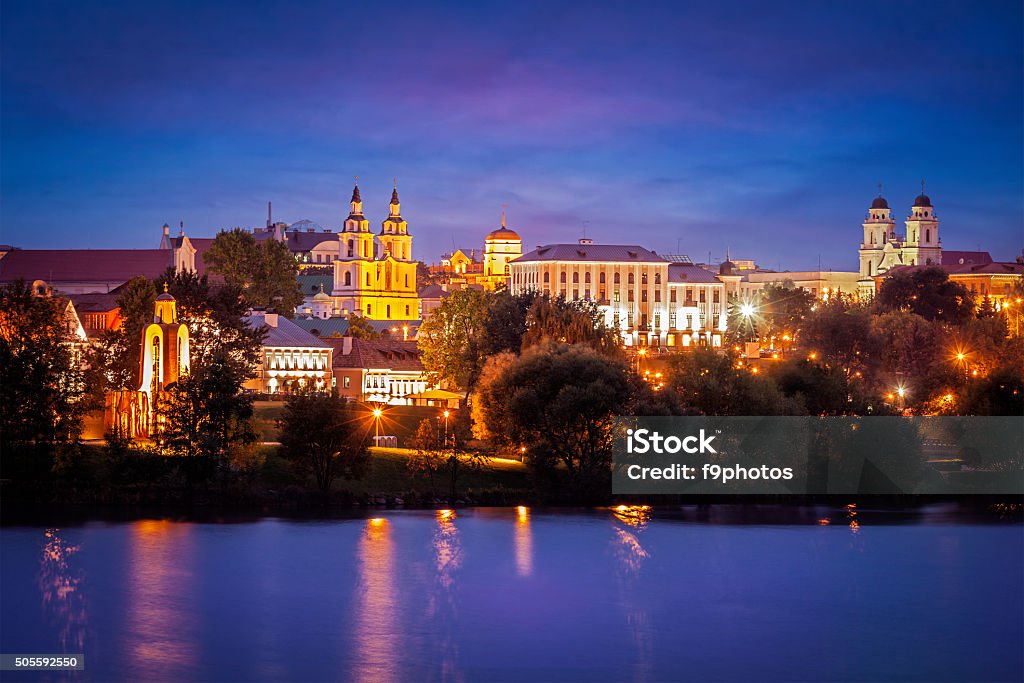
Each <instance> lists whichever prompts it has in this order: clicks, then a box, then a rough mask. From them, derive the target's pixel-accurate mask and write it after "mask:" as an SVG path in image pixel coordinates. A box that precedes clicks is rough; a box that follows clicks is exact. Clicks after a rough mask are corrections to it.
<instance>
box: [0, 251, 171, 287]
mask: <svg viewBox="0 0 1024 683" xmlns="http://www.w3.org/2000/svg"><path fill="white" fill-rule="evenodd" d="M173 255H174V252H173V251H171V250H169V249H15V250H13V251H11V252H10V253H8V254H7V255H6V256H4V257H3V258H2V259H0V282H10V281H12V280H17V279H19V278H23V279H25V280H27V281H29V282H31V281H32V280H45V281H46V282H48V283H51V284H52V283H54V282H118V281H120V282H127V281H128V280H131V279H132V278H133V277H135V276H136V275H145V276H146V277H149V278H156V277H158V276H159V275H161V274H162V273H163V272H164V271H165V270H167V268H168V267H170V266H172V265H173Z"/></svg>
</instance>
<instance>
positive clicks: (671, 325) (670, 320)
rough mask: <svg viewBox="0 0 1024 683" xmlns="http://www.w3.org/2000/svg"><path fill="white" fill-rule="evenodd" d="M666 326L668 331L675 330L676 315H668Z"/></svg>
mask: <svg viewBox="0 0 1024 683" xmlns="http://www.w3.org/2000/svg"><path fill="white" fill-rule="evenodd" d="M668 326H669V329H672V330H674V329H676V314H675V313H669V314H668Z"/></svg>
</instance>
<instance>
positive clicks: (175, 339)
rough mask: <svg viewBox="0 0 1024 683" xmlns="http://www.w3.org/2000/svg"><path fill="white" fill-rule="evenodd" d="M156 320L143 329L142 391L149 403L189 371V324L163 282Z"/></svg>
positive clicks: (156, 308)
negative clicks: (179, 312)
mask: <svg viewBox="0 0 1024 683" xmlns="http://www.w3.org/2000/svg"><path fill="white" fill-rule="evenodd" d="M153 308H154V311H153V322H151V323H149V324H148V325H146V326H145V328H143V330H142V354H141V356H142V368H141V370H142V371H141V373H140V377H141V378H142V385H141V386H140V387H139V391H140V392H142V393H145V394H146V396H147V397H148V399H149V405H150V406H153V405H154V402H153V401H154V398H155V395H158V394H159V392H161V391H164V390H165V389H166V388H167V387H168V386H170V385H172V384H174V383H175V382H177V381H178V378H179V377H181V376H182V375H185V374H188V368H189V354H188V328H187V327H186V326H185V325H184V323H179V322H178V309H177V302H176V301H175V299H174V297H173V296H171V295H170V294H168V292H167V284H166V283H165V284H164V291H163V294H161V295H160V296H158V297H157V298H156V303H155V305H154V307H153Z"/></svg>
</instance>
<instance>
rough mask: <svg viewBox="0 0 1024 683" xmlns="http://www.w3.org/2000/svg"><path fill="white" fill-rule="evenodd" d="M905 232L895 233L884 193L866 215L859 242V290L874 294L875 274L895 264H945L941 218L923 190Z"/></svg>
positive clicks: (876, 199)
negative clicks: (861, 237) (940, 229)
mask: <svg viewBox="0 0 1024 683" xmlns="http://www.w3.org/2000/svg"><path fill="white" fill-rule="evenodd" d="M905 224H906V232H905V234H903V235H900V234H897V233H896V221H895V220H894V219H893V217H892V210H891V209H890V208H889V202H888V201H886V199H885V197H883V196H882V195H881V194H879V195H878V197H876V198H875V199H874V201H872V202H871V208H870V209H868V215H867V218H865V219H864V224H863V227H864V241H863V242H861V245H860V278H859V279H858V283H857V289H858V293H859V294H860V296H861V297H863V298H871V297H872V296H873V295H874V291H875V282H874V277H875V276H877V275H883V274H885V272H886V271H888V270H889V269H890V268H893V267H895V266H918V265H920V266H931V265H941V264H942V240H941V239H939V219H938V216H937V215H936V214H935V207H933V206H932V200H931V198H929V197H928V195H926V194H925V193H924V183H922V184H921V194H919V195H918V196H917V197H916V198H915V199H914V205H913V206H912V207H911V208H910V215H908V216H907V219H906V221H905Z"/></svg>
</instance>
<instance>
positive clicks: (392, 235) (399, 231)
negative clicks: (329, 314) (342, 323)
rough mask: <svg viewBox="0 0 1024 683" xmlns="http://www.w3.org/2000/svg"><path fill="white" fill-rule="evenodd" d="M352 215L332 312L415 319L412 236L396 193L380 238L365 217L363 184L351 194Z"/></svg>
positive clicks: (337, 263) (342, 239)
mask: <svg viewBox="0 0 1024 683" xmlns="http://www.w3.org/2000/svg"><path fill="white" fill-rule="evenodd" d="M349 207H350V210H349V215H348V218H346V219H345V225H344V227H343V228H342V231H341V233H339V238H340V242H339V247H340V253H339V255H338V258H337V259H335V261H334V263H333V267H334V287H333V288H332V291H331V297H332V298H333V300H334V312H335V313H336V314H340V315H348V314H349V313H353V312H354V313H358V314H359V315H362V316H364V317H366V318H369V319H371V320H399V321H402V320H416V319H417V318H418V317H419V301H418V299H417V297H416V262H415V261H413V259H412V235H410V234H409V225H408V223H406V221H405V219H403V218H402V213H401V204H400V203H399V200H398V189H397V188H396V189H395V190H394V191H393V192H392V193H391V202H390V203H389V205H388V208H389V213H388V217H387V218H386V219H385V220H384V222H383V223H382V225H381V231H380V234H379V235H374V233H372V232H371V231H370V223H369V221H368V220H366V217H365V216H364V215H363V200H362V197H361V196H360V194H359V186H358V185H356V186H355V188H354V189H353V190H352V199H351V201H350V203H349Z"/></svg>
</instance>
